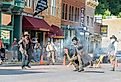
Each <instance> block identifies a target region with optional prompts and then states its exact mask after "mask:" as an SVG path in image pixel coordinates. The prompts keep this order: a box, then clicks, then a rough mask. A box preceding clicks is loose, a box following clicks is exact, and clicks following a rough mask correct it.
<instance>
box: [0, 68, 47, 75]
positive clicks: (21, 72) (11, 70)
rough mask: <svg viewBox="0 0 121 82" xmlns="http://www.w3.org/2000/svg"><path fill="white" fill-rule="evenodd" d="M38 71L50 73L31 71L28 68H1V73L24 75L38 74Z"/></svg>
mask: <svg viewBox="0 0 121 82" xmlns="http://www.w3.org/2000/svg"><path fill="white" fill-rule="evenodd" d="M36 73H42V74H44V73H48V72H44V71H37V72H35V71H31V70H28V69H24V70H22V69H0V75H22V74H36Z"/></svg>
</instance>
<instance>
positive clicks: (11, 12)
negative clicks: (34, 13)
mask: <svg viewBox="0 0 121 82" xmlns="http://www.w3.org/2000/svg"><path fill="white" fill-rule="evenodd" d="M0 3H1V7H0V36H1V38H2V41H3V43H4V45H5V47H6V48H10V46H11V43H12V42H13V38H17V37H16V36H14V35H15V33H17V32H18V31H19V30H18V27H16V25H15V24H16V22H15V19H16V15H20V13H21V11H22V9H23V7H24V5H23V3H24V2H22V1H21V2H18V1H17V0H3V1H1V2H0Z"/></svg>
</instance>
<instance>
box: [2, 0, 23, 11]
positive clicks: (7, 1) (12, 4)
mask: <svg viewBox="0 0 121 82" xmlns="http://www.w3.org/2000/svg"><path fill="white" fill-rule="evenodd" d="M0 3H1V4H0V5H1V7H0V9H1V11H2V12H5V13H20V12H22V9H23V8H24V0H0Z"/></svg>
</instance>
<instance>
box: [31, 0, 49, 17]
mask: <svg viewBox="0 0 121 82" xmlns="http://www.w3.org/2000/svg"><path fill="white" fill-rule="evenodd" d="M47 8H48V6H47V0H38V3H37V6H36V9H35V11H36V12H35V13H34V15H33V16H36V15H37V14H39V13H40V12H42V11H44V10H45V9H47Z"/></svg>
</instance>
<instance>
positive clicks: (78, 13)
mask: <svg viewBox="0 0 121 82" xmlns="http://www.w3.org/2000/svg"><path fill="white" fill-rule="evenodd" d="M77 22H79V8H78V9H77Z"/></svg>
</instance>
